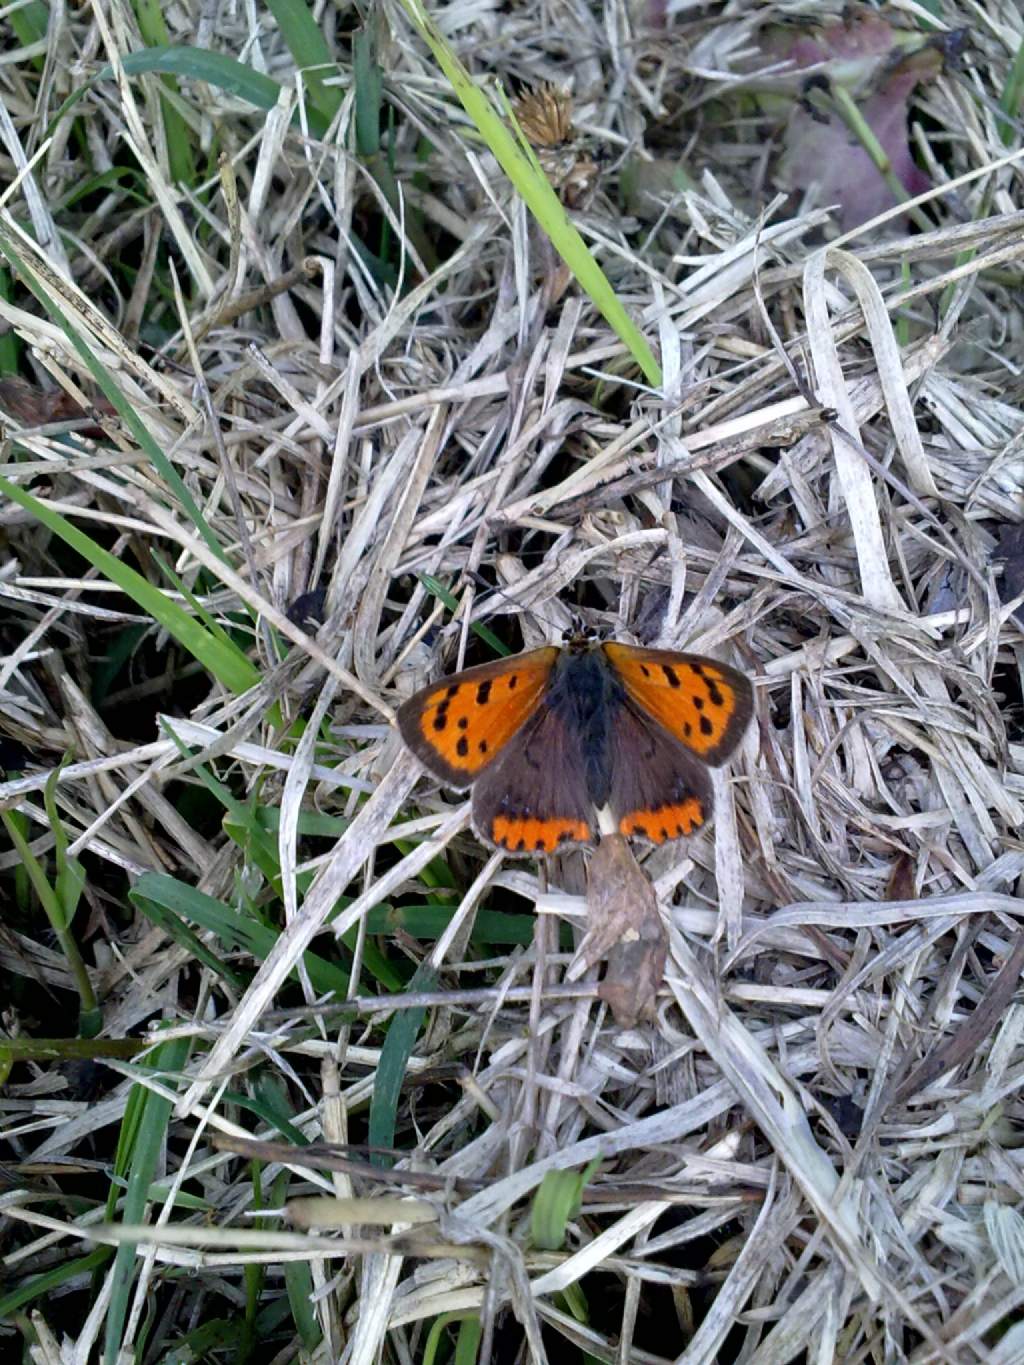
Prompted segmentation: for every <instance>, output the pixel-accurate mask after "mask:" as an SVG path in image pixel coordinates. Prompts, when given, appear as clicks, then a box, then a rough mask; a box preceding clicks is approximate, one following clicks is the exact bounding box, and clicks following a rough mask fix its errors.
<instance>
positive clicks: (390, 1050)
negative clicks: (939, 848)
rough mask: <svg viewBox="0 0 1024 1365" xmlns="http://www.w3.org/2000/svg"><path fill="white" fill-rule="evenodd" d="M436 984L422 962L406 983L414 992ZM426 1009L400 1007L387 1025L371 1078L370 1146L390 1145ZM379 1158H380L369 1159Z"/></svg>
mask: <svg viewBox="0 0 1024 1365" xmlns="http://www.w3.org/2000/svg"><path fill="white" fill-rule="evenodd" d="M436 984H437V973H436V972H435V971H434V970H433V968H432V967H428V966H426V965H425V964H424V963H421V964H420V965H419V967H417V968H416V972H415V974H414V976H413V978H412V981H410V983H409V989H410V990H413V991H431V990H433V989H434V987H435V985H436ZM426 1013H427V1011H426V1009H412V1010H399V1012H398V1013H397V1014H396V1015H395V1017H394V1018H393V1019H392V1021H391V1023H390V1024H389V1025H388V1036H387V1037H386V1038H385V1039H384V1046H383V1047H382V1048H381V1050H380V1062H379V1064H378V1066H377V1074H376V1076H375V1077H374V1081H373V1098H372V1099H371V1100H370V1123H369V1133H368V1139H369V1143H370V1146H371V1147H393V1146H394V1145H395V1128H396V1126H397V1114H398V1099H399V1096H400V1095H401V1093H402V1082H403V1081H404V1080H405V1069H406V1067H407V1066H408V1065H409V1057H410V1055H411V1054H412V1050H413V1047H414V1045H415V1043H416V1039H417V1037H418V1036H419V1031H420V1029H421V1028H422V1027H423V1020H424V1018H425V1017H426ZM372 1159H373V1160H375V1161H379V1159H380V1158H379V1157H377V1156H374V1157H373V1158H372Z"/></svg>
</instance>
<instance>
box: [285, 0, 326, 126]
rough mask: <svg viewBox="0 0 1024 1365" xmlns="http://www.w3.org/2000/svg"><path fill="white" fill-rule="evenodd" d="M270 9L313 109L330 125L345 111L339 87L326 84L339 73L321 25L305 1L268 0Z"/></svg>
mask: <svg viewBox="0 0 1024 1365" xmlns="http://www.w3.org/2000/svg"><path fill="white" fill-rule="evenodd" d="M267 8H268V9H269V10H270V12H271V14H272V15H273V16H274V18H275V19H276V20H277V26H278V28H279V29H280V30H281V36H282V38H284V40H285V43H286V44H287V45H288V51H289V52H290V53H291V54H292V59H293V61H294V62H295V65H296V66H297V67H298V68H299V70H300V71H301V72H302V76H303V80H304V81H305V83H306V87H307V89H308V90H309V98H310V100H311V102H312V104H313V107H314V108H315V109H316V110H318V112H319V113H320V114H321V116H322V117H323V118H325V119H326V120H327V121H328V122H330V120H331V119H332V118H334V116H335V114H336V113H337V112H338V110H339V109H340V108H341V101H342V91H341V90H340V88H339V87H338V86H336V85H334V86H331V85H325V84H324V78H325V77H326V76H328V75H331V74H332V73H336V72H337V69H338V64H337V62H336V61H335V60H334V58H333V57H332V56H331V50H330V48H329V47H328V46H327V41H326V39H325V38H324V35H323V34H322V33H321V31H320V27H319V25H318V24H317V22H316V20H315V19H314V18H313V15H312V13H311V11H310V10H309V8H308V7H307V6H306V5H304V4H303V3H302V0H267Z"/></svg>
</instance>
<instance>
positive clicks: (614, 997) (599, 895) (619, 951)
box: [583, 834, 668, 1028]
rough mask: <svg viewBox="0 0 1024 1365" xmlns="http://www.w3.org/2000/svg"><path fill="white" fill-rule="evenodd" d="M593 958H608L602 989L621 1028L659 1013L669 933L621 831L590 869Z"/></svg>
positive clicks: (589, 953) (588, 953) (587, 946)
mask: <svg viewBox="0 0 1024 1365" xmlns="http://www.w3.org/2000/svg"><path fill="white" fill-rule="evenodd" d="M587 909H588V913H589V918H590V929H589V932H588V934H587V938H586V940H585V942H584V944H583V953H584V955H585V957H586V959H587V962H588V963H593V962H597V961H599V960H600V959H601V958H602V957H603V958H605V959H606V961H607V966H606V969H605V975H604V980H603V981H602V982H601V985H600V988H599V990H598V995H599V996H600V998H601V999H602V1000H603V1001H604V1002H605V1003H606V1004H607V1005H608V1006H609V1007H610V1009H611V1011H612V1014H613V1015H614V1017H615V1022H616V1023H617V1024H618V1025H619V1026H620V1027H621V1028H633V1027H634V1026H635V1025H636V1024H637V1023H639V1021H640V1020H641V1019H651V1018H653V1017H654V1010H655V1001H656V999H657V995H658V988H659V987H660V986H661V983H662V979H663V977H664V973H665V957H666V954H667V953H668V934H667V932H666V930H665V926H664V924H663V923H662V919H661V915H660V913H659V911H658V902H657V898H656V897H655V894H654V888H653V887H652V886H651V884H650V882H649V881H648V880H647V877H646V876H645V875H644V873H643V871H642V870H641V868H640V865H639V864H638V863H637V861H636V858H635V857H634V856H633V851H632V849H631V848H630V847H629V844H628V843H627V842H626V840H625V839H624V838H623V836H622V835H621V834H606V835H605V836H604V837H603V838H602V839H601V842H600V843H599V844H598V846H597V851H596V852H595V853H594V856H593V857H592V858H591V860H590V865H589V867H588V869H587Z"/></svg>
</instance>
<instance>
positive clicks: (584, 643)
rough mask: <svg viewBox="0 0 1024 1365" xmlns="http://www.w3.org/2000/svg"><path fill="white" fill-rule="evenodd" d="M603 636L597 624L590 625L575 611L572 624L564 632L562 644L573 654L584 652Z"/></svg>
mask: <svg viewBox="0 0 1024 1365" xmlns="http://www.w3.org/2000/svg"><path fill="white" fill-rule="evenodd" d="M600 638H601V632H600V631H599V630H598V629H597V627H596V626H590V625H588V624H587V623H586V621H584V619H583V617H582V616H577V615H576V613H575V612H574V613H573V617H572V625H571V626H569V627H568V629H567V630H564V631H563V632H562V644H563V645H564V646H565V648H566V649H567V650H569V652H570V653H571V654H582V653H583V652H584V651H585V650H588V649H591V648H592V647H593V646H594V645H595V644H596V643H597V642H598V641H599V640H600Z"/></svg>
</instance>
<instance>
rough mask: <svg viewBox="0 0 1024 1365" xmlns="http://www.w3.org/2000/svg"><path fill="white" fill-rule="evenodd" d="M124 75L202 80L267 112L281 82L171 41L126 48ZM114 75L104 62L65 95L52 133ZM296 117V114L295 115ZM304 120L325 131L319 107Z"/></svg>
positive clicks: (319, 132)
mask: <svg viewBox="0 0 1024 1365" xmlns="http://www.w3.org/2000/svg"><path fill="white" fill-rule="evenodd" d="M121 65H122V66H123V67H124V71H125V75H127V76H142V75H145V74H146V73H147V72H150V71H153V72H156V73H157V74H158V75H175V76H184V77H187V78H188V79H189V80H194V81H203V82H205V84H206V85H210V86H213V88H214V89H215V90H223V91H224V93H225V94H226V95H234V96H236V97H237V98H238V99H241V100H245V102H246V103H247V104H251V105H252V106H253V108H254V109H262V110H263V111H264V113H269V111H270V110H271V109H273V108H274V106H275V105H276V104H277V101H278V100H279V99H280V97H281V90H282V88H283V87H282V86H281V85H280V84H279V83H278V82H277V81H275V80H272V79H271V78H270V77H269V76H264V75H263V73H262V72H261V71H255V70H254V69H253V68H252V67H251V66H246V65H245V63H244V62H236V61H235V59H234V57H228V56H226V55H225V54H224V53H222V52H208V51H207V50H206V49H205V48H202V47H188V46H186V45H184V44H172V45H171V46H169V47H149V48H146V49H145V51H143V52H129V53H127V54H126V55H125V56H124V57H123V58H122V61H121ZM113 79H114V68H113V67H112V66H105V67H103V68H102V69H101V70H100V71H97V73H96V75H95V76H93V77H92V79H91V80H89V81H86V82H85V83H84V84H83V85H81V86H79V88H78V89H77V90H76V91H75V92H74V94H72V95H69V96H68V98H67V99H66V100H65V101H64V103H63V104H62V105H61V107H60V108H59V109H58V110H57V112H56V114H55V115H54V116H53V118H52V119H51V121H50V127H49V131H50V132H51V133H52V132H53V129H54V128H55V126H56V125H57V123H58V122H59V121H60V120H61V119H62V118H63V117H64V116H65V114H67V113H68V111H69V110H70V109H71V108H72V107H73V106H74V105H75V104H77V103H78V101H79V100H80V99H81V98H82V96H83V95H84V94H86V92H87V91H88V90H89V89H90V88H91V87H92V86H94V85H96V84H98V83H99V82H100V81H110V80H113ZM296 119H297V116H296ZM306 122H307V124H308V127H309V130H310V132H311V133H312V134H313V136H314V137H322V136H323V135H324V133H326V131H327V125H328V120H327V119H326V118H325V117H324V116H323V114H321V113H320V111H319V109H317V108H315V107H313V106H310V107H308V108H307V110H306Z"/></svg>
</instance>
